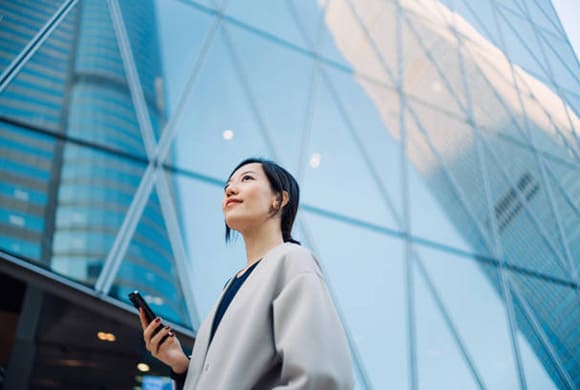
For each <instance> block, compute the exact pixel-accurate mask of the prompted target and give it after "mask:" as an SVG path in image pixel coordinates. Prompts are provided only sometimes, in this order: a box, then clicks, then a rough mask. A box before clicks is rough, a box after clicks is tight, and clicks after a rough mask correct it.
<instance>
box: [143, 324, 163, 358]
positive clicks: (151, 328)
mask: <svg viewBox="0 0 580 390" xmlns="http://www.w3.org/2000/svg"><path fill="white" fill-rule="evenodd" d="M160 325H161V318H159V317H157V318H155V319H154V320H153V321H151V323H149V325H147V326H146V327H145V330H144V331H143V339H144V340H145V347H146V348H147V350H148V351H150V350H151V347H150V345H151V339H152V338H153V336H154V335H155V332H156V331H157V328H159V326H160Z"/></svg>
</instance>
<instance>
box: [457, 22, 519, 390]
mask: <svg viewBox="0 0 580 390" xmlns="http://www.w3.org/2000/svg"><path fill="white" fill-rule="evenodd" d="M454 21H455V20H454ZM453 32H454V34H455V39H456V40H457V54H458V57H459V63H460V70H461V79H462V81H463V88H464V92H465V96H466V99H467V104H468V106H467V109H468V110H469V113H468V117H469V126H470V128H471V131H472V133H473V136H474V139H475V147H476V149H475V150H476V157H477V163H478V165H479V170H480V173H481V178H482V181H483V186H484V192H485V200H486V202H485V204H486V206H487V214H488V220H489V221H490V222H491V227H492V229H491V231H492V238H493V254H494V256H495V257H496V258H497V259H499V262H498V263H499V274H500V280H501V289H502V293H503V295H504V298H505V301H506V303H507V305H506V315H507V317H508V326H509V332H510V341H511V347H512V352H513V354H514V358H515V363H516V370H517V373H518V378H519V381H520V387H521V388H522V389H526V388H527V384H526V379H525V375H524V371H523V364H522V359H521V352H520V350H519V345H518V343H517V341H516V335H517V330H516V318H515V313H514V308H513V300H512V297H511V294H510V290H509V284H508V280H507V278H508V275H507V274H506V272H505V270H504V266H505V257H504V253H503V248H502V245H501V240H500V237H499V232H498V226H497V221H496V219H495V214H494V211H493V206H492V205H493V200H492V195H491V186H490V183H489V180H488V177H489V176H488V175H489V174H488V172H487V169H486V167H487V166H486V164H485V157H484V154H483V151H482V148H481V139H480V137H481V134H480V133H479V131H478V130H477V128H476V127H475V118H474V113H473V102H472V99H471V94H470V90H469V87H468V83H467V76H466V74H465V63H464V58H463V51H462V48H463V45H462V43H463V40H462V39H461V38H460V37H459V34H458V33H457V29H455V28H454V29H453Z"/></svg>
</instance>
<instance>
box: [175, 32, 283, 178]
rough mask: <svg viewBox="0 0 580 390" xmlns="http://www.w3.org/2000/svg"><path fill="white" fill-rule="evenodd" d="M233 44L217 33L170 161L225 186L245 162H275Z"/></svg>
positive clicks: (189, 98) (179, 124)
mask: <svg viewBox="0 0 580 390" xmlns="http://www.w3.org/2000/svg"><path fill="white" fill-rule="evenodd" d="M228 44H229V43H228V42H227V41H226V38H225V36H224V33H223V31H218V32H216V35H215V37H214V38H213V42H212V46H211V47H210V48H209V50H208V52H207V56H206V58H205V59H204V61H203V63H202V65H201V68H200V70H199V74H198V76H197V79H196V81H195V85H194V86H193V90H192V91H190V94H189V95H188V96H187V98H186V99H187V100H186V102H185V105H186V107H188V108H187V109H186V110H184V112H182V115H181V117H179V118H176V119H175V120H176V122H175V126H176V128H177V129H178V130H177V132H176V134H175V139H174V141H173V146H172V150H171V152H170V154H169V155H168V156H167V162H168V163H170V164H171V165H175V166H178V167H180V168H184V169H187V170H189V171H193V172H195V173H196V174H202V175H208V176H210V177H213V178H214V179H215V180H224V182H225V181H226V180H227V175H229V173H230V172H231V170H232V169H233V168H234V167H235V166H236V165H237V164H238V163H239V162H240V161H242V160H243V159H245V158H247V157H250V156H260V157H266V158H272V154H271V153H272V151H271V150H269V148H268V143H267V141H266V140H265V139H264V138H265V136H266V135H265V134H264V133H263V131H262V128H261V127H260V123H259V122H258V120H257V119H256V117H255V115H254V112H253V111H252V106H251V104H252V103H251V102H250V101H249V96H248V94H247V91H245V90H244V88H243V84H242V80H240V77H242V76H241V74H240V72H239V71H238V69H236V68H237V64H236V63H235V62H233V61H232V52H231V51H230V48H229V46H228ZM236 50H237V49H236Z"/></svg>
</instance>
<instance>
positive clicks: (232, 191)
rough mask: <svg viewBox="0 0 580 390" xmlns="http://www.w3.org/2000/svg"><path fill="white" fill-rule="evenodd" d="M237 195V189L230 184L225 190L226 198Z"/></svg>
mask: <svg viewBox="0 0 580 390" xmlns="http://www.w3.org/2000/svg"><path fill="white" fill-rule="evenodd" d="M237 193H238V189H237V187H236V186H235V185H233V184H230V185H229V186H228V188H227V190H226V197H229V196H232V195H234V194H237Z"/></svg>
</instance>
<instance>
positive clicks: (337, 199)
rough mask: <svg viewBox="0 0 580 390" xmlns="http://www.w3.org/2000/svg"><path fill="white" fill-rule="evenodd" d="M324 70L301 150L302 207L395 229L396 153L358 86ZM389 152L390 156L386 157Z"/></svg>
mask: <svg viewBox="0 0 580 390" xmlns="http://www.w3.org/2000/svg"><path fill="white" fill-rule="evenodd" d="M323 71H324V72H326V73H325V75H324V76H323V80H319V82H318V88H317V91H316V101H315V103H314V107H315V110H314V112H313V113H312V124H311V128H312V131H311V133H310V139H309V142H308V143H307V144H306V149H304V150H303V155H304V156H306V157H305V158H306V159H308V162H307V161H300V163H301V164H302V166H303V167H304V170H303V171H302V172H303V174H302V175H301V177H302V178H303V180H302V182H301V185H302V202H303V205H308V206H310V207H314V208H319V209H321V210H325V211H327V212H329V213H335V214H336V215H337V216H338V215H339V216H341V217H343V218H353V219H355V220H358V221H360V222H362V223H370V224H375V225H377V226H381V227H383V226H387V227H389V228H398V227H399V226H398V224H397V222H396V221H397V220H398V219H399V218H397V215H401V214H402V211H401V209H400V208H399V206H400V203H399V202H398V201H397V202H395V201H394V200H393V199H400V198H399V192H398V188H399V182H398V180H397V177H400V174H399V172H398V169H397V167H398V166H399V159H398V158H397V156H398V155H399V154H398V153H400V151H399V149H398V147H397V145H396V143H394V142H393V140H392V137H391V136H390V135H389V134H388V132H387V131H386V130H385V128H384V125H383V124H382V123H381V122H380V119H379V118H378V113H377V108H376V107H374V106H373V104H372V102H371V101H369V99H368V97H367V96H365V93H364V92H363V91H362V90H361V88H360V86H359V85H358V84H357V82H356V81H355V80H353V79H352V78H351V77H350V76H348V77H345V76H346V75H344V74H343V73H342V72H334V71H330V68H325V69H324V70H323ZM329 76H330V77H329ZM386 92H389V91H386ZM349 93H352V95H350V96H349ZM389 97H390V98H392V96H389ZM339 101H340V103H339ZM381 109H382V108H381ZM365 114H369V116H368V117H366V118H365V117H364V115H365ZM388 151H390V152H392V153H393V154H392V155H389V156H385V154H386V152H388ZM307 163H308V165H307ZM391 164H392V165H391ZM390 174H393V177H390Z"/></svg>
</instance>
